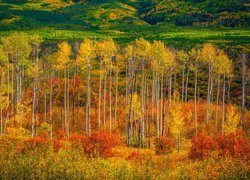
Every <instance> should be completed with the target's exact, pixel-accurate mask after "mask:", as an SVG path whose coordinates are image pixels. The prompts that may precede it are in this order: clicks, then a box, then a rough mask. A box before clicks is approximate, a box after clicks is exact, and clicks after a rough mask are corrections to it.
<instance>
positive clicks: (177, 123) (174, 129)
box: [170, 103, 184, 137]
mask: <svg viewBox="0 0 250 180" xmlns="http://www.w3.org/2000/svg"><path fill="white" fill-rule="evenodd" d="M170 116H171V133H172V134H173V135H174V136H176V137H178V136H179V135H180V133H181V130H182V128H183V126H184V115H183V113H182V111H181V104H180V103H175V105H174V106H173V107H172V109H171V110H170Z"/></svg>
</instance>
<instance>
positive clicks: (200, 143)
mask: <svg viewBox="0 0 250 180" xmlns="http://www.w3.org/2000/svg"><path fill="white" fill-rule="evenodd" d="M191 142H192V146H191V149H190V152H189V157H190V158H193V159H205V158H207V157H211V154H212V152H213V151H214V150H216V149H217V148H218V145H217V143H216V141H214V140H213V138H211V137H210V136H208V135H205V134H203V133H198V134H197V135H196V136H194V137H193V138H192V141H191Z"/></svg>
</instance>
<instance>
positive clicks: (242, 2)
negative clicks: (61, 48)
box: [0, 0, 250, 48]
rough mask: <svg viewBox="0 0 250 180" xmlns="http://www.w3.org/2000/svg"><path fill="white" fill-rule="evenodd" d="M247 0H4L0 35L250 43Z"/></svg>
mask: <svg viewBox="0 0 250 180" xmlns="http://www.w3.org/2000/svg"><path fill="white" fill-rule="evenodd" d="M249 7H250V6H249V3H248V1H247V0H227V1H217V0H190V1H188V0H178V1H177V0H0V35H5V34H9V33H10V32H12V31H25V32H27V33H29V34H40V35H41V36H43V37H44V38H45V39H46V40H49V41H58V40H80V39H82V38H83V37H86V36H88V37H95V38H103V37H107V36H109V37H113V38H115V39H116V40H117V41H119V42H129V41H131V40H133V39H135V38H138V37H144V38H146V39H149V40H154V39H159V40H163V41H165V42H166V43H168V44H169V45H171V46H175V47H191V46H193V45H198V46H199V45H200V44H202V43H204V42H208V41H209V42H214V43H216V44H218V45H219V46H224V47H228V46H229V47H232V46H234V47H235V48H238V47H239V46H241V47H249V46H250V31H249V22H250V21H249Z"/></svg>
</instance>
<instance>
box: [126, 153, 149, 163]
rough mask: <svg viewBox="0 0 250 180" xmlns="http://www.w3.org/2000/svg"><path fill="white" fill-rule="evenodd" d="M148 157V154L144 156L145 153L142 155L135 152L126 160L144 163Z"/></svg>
mask: <svg viewBox="0 0 250 180" xmlns="http://www.w3.org/2000/svg"><path fill="white" fill-rule="evenodd" d="M146 158H147V157H146V154H143V153H140V152H137V151H133V152H131V153H130V154H129V156H128V157H127V158H126V160H136V161H138V160H139V161H143V160H145V159H146Z"/></svg>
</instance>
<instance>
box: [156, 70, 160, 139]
mask: <svg viewBox="0 0 250 180" xmlns="http://www.w3.org/2000/svg"><path fill="white" fill-rule="evenodd" d="M159 81H160V80H159V74H158V73H157V74H156V130H157V138H159V137H160V128H159V90H160V87H159V86H160V82H159Z"/></svg>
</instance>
